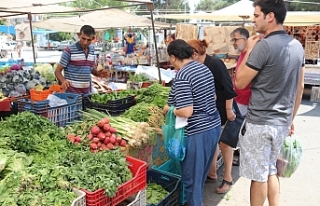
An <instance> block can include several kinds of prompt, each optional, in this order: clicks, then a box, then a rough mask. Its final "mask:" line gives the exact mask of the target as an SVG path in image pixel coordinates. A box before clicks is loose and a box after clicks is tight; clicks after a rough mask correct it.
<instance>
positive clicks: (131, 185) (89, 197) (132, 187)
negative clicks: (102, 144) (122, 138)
mask: <svg viewBox="0 0 320 206" xmlns="http://www.w3.org/2000/svg"><path fill="white" fill-rule="evenodd" d="M126 159H127V162H128V164H129V166H128V167H129V169H130V170H131V173H132V176H133V178H132V179H131V180H129V181H127V182H125V183H123V184H122V185H120V186H119V187H118V191H117V193H116V195H115V196H114V197H112V198H110V197H107V196H106V194H105V190H104V189H103V188H101V189H99V190H97V191H94V192H89V191H86V190H85V189H83V188H81V190H82V191H83V192H85V193H86V205H87V206H115V205H118V204H119V203H121V202H123V201H124V200H126V199H127V198H129V197H130V196H132V195H134V194H136V193H138V192H140V191H143V190H145V188H146V186H147V182H146V180H147V163H145V162H143V161H141V160H138V159H136V158H133V157H130V156H127V157H126ZM140 197H141V198H140ZM137 202H139V204H140V202H142V204H141V206H142V205H143V202H145V201H144V199H143V197H142V196H141V193H140V196H139V198H138V200H137V201H136V202H135V204H133V206H136V205H137V206H138V203H137Z"/></svg>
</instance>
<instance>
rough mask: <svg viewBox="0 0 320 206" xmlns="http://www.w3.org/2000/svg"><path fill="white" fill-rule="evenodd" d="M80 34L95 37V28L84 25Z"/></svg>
mask: <svg viewBox="0 0 320 206" xmlns="http://www.w3.org/2000/svg"><path fill="white" fill-rule="evenodd" d="M80 34H84V35H87V36H95V35H96V32H95V31H94V28H93V27H92V26H90V25H83V26H82V27H81V29H80Z"/></svg>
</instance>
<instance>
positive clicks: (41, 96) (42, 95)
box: [30, 85, 62, 101]
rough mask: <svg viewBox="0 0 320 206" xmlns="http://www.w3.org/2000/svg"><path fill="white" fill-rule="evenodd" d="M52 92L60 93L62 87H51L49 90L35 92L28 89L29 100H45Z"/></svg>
mask: <svg viewBox="0 0 320 206" xmlns="http://www.w3.org/2000/svg"><path fill="white" fill-rule="evenodd" d="M54 92H60V93H61V92H62V87H61V86H60V85H51V86H50V88H49V89H46V90H43V91H37V90H35V89H30V99H31V101H41V100H46V99H47V97H48V96H49V94H52V93H54Z"/></svg>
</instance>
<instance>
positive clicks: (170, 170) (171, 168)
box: [152, 159, 187, 205]
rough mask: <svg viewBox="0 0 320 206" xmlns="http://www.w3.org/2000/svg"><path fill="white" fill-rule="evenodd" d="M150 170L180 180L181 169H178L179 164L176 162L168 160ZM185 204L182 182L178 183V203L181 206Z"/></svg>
mask: <svg viewBox="0 0 320 206" xmlns="http://www.w3.org/2000/svg"><path fill="white" fill-rule="evenodd" d="M152 169H153V170H156V171H159V172H162V173H164V174H168V175H172V176H174V177H176V178H180V179H181V167H180V162H178V161H174V160H171V159H170V160H168V161H167V162H165V163H164V164H162V165H160V166H159V167H157V166H153V167H152ZM186 202H187V195H186V193H185V190H184V185H183V183H182V181H180V182H179V203H180V204H181V205H184V204H185V203H186Z"/></svg>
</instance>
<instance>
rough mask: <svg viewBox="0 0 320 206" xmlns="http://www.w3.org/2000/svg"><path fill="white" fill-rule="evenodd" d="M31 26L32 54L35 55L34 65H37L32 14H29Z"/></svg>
mask: <svg viewBox="0 0 320 206" xmlns="http://www.w3.org/2000/svg"><path fill="white" fill-rule="evenodd" d="M28 19H29V25H30V32H31V45H32V54H33V63H34V64H36V63H37V61H36V51H35V49H34V41H33V34H32V33H33V32H32V23H31V22H32V15H31V12H29V13H28Z"/></svg>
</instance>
